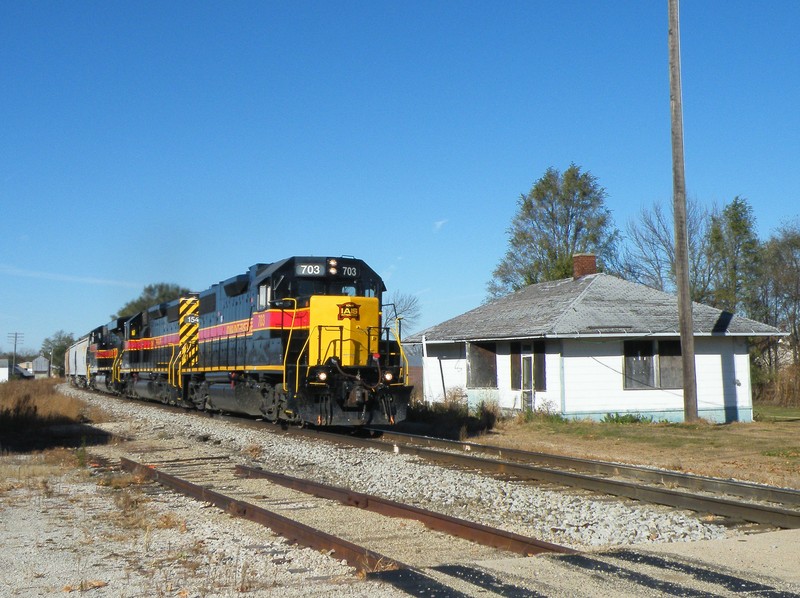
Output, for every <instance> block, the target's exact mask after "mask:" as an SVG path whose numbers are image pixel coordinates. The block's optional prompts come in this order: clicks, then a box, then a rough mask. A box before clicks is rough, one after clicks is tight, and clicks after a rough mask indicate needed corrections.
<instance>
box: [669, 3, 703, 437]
mask: <svg viewBox="0 0 800 598" xmlns="http://www.w3.org/2000/svg"><path fill="white" fill-rule="evenodd" d="M668 2H669V33H668V41H669V103H670V113H671V116H672V190H673V200H672V207H673V213H674V217H675V276H676V278H677V283H678V319H679V320H680V331H681V361H682V363H683V417H684V420H685V421H687V422H693V421H697V419H698V416H697V376H696V372H695V364H694V323H693V321H692V297H691V293H690V290H689V241H688V236H687V233H686V180H685V175H684V160H683V106H682V103H681V40H680V37H681V36H680V17H679V9H678V0H668Z"/></svg>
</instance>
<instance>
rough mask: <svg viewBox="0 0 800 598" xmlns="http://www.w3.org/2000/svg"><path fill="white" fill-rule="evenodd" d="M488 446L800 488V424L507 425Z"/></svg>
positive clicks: (541, 421) (542, 421)
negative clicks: (641, 465) (649, 466)
mask: <svg viewBox="0 0 800 598" xmlns="http://www.w3.org/2000/svg"><path fill="white" fill-rule="evenodd" d="M478 441H479V442H484V443H487V444H494V445H498V446H506V447H513V448H520V449H524V450H531V451H542V452H551V453H559V454H565V455H572V456H575V457H581V458H587V459H600V460H604V461H620V462H625V463H634V464H643V465H651V466H656V467H663V468H667V469H674V470H678V471H687V472H692V473H696V474H700V475H711V476H718V477H724V478H736V479H743V480H749V481H752V482H760V483H765V484H774V485H778V486H787V487H791V488H800V421H783V422H781V421H773V422H754V423H747V424H744V423H734V424H725V425H719V424H710V423H707V422H702V423H698V424H661V423H635V424H618V423H598V422H590V421H564V420H558V419H554V418H546V417H542V418H533V419H532V420H531V421H524V420H522V419H515V420H505V421H503V422H501V423H500V424H499V426H498V428H497V431H496V433H493V434H490V435H487V436H484V437H482V438H481V439H479V440H478Z"/></svg>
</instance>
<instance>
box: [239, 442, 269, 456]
mask: <svg viewBox="0 0 800 598" xmlns="http://www.w3.org/2000/svg"><path fill="white" fill-rule="evenodd" d="M263 452H264V447H262V446H261V445H260V444H248V445H247V446H246V447H244V448H243V449H242V453H244V454H245V455H247V456H248V457H250V458H251V459H258V458H260V457H261V455H262V454H263Z"/></svg>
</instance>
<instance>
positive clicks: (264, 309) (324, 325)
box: [65, 257, 411, 426]
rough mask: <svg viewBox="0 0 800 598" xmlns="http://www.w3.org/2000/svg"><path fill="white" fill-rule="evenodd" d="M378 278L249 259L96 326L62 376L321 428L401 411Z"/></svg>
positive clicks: (393, 336)
mask: <svg viewBox="0 0 800 598" xmlns="http://www.w3.org/2000/svg"><path fill="white" fill-rule="evenodd" d="M385 290H386V288H385V286H384V283H383V281H382V280H381V278H380V276H378V275H377V274H376V273H375V271H374V270H372V268H370V267H369V266H368V265H367V264H366V263H364V262H363V261H362V260H359V259H355V258H351V257H339V258H324V257H290V258H287V259H284V260H281V261H278V262H275V263H272V264H256V265H254V266H251V267H250V268H249V270H248V271H247V272H246V273H244V274H240V275H238V276H234V277H233V278H230V279H228V280H225V281H223V282H220V283H219V284H215V285H213V286H211V288H209V289H207V290H205V291H202V292H201V293H192V294H189V295H186V296H182V297H180V298H179V299H176V300H174V301H171V302H169V303H162V304H160V305H155V306H153V307H150V308H149V309H147V310H146V311H143V312H141V313H138V314H136V315H134V316H131V317H126V318H118V319H115V320H113V321H111V322H110V323H108V324H105V325H103V326H99V327H97V328H95V329H94V330H92V331H91V332H90V333H89V334H87V335H86V336H84V337H82V338H80V339H79V340H78V341H77V342H76V343H75V344H73V345H72V346H71V347H70V348H69V350H68V351H67V353H66V356H65V362H66V363H65V367H66V369H65V371H66V375H67V378H68V379H69V380H70V382H71V383H72V384H74V385H76V386H78V387H88V388H92V389H96V390H100V391H104V392H109V393H113V394H117V395H122V396H125V397H129V398H140V399H147V400H152V401H160V402H162V403H168V404H174V405H182V406H186V407H193V408H196V409H201V410H205V409H207V410H215V411H224V412H231V413H242V414H247V415H251V416H257V417H263V418H265V419H267V420H269V421H285V422H291V423H308V424H313V425H320V426H329V425H335V426H338V425H344V426H359V425H365V424H373V425H376V424H393V423H396V422H399V421H401V420H403V419H405V414H406V407H407V405H408V398H409V395H410V391H411V387H410V386H409V385H408V383H407V376H408V361H407V359H406V356H405V353H404V352H403V348H402V345H401V343H400V338H399V337H400V333H399V331H398V330H396V329H394V330H393V329H391V328H390V327H388V326H384V322H383V317H384V316H383V305H382V302H381V297H382V294H383V293H384V291H385Z"/></svg>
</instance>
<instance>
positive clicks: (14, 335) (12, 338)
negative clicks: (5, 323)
mask: <svg viewBox="0 0 800 598" xmlns="http://www.w3.org/2000/svg"><path fill="white" fill-rule="evenodd" d="M24 337H25V335H24V334H23V333H21V332H9V333H8V342H9V343H14V358H13V360H12V361H11V375H12V376H13V375H14V370H15V369H16V367H17V342H20V343H21V342H22V339H23V338H24Z"/></svg>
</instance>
